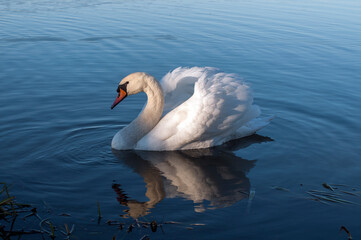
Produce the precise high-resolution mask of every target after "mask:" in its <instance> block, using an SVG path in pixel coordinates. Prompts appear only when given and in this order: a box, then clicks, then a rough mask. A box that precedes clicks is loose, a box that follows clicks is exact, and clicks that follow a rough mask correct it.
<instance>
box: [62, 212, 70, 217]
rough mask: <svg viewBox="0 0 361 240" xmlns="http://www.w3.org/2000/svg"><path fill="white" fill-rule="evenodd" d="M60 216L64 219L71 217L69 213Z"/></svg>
mask: <svg viewBox="0 0 361 240" xmlns="http://www.w3.org/2000/svg"><path fill="white" fill-rule="evenodd" d="M59 216H62V217H71V215H70V214H69V213H60V214H59Z"/></svg>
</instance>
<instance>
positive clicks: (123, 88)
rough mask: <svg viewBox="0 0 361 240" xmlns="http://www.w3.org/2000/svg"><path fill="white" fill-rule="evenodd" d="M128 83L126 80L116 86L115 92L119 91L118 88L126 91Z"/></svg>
mask: <svg viewBox="0 0 361 240" xmlns="http://www.w3.org/2000/svg"><path fill="white" fill-rule="evenodd" d="M128 83H129V82H126V83H124V84H122V85H119V86H118V88H117V92H120V89H122V90H123V91H124V92H127V84H128Z"/></svg>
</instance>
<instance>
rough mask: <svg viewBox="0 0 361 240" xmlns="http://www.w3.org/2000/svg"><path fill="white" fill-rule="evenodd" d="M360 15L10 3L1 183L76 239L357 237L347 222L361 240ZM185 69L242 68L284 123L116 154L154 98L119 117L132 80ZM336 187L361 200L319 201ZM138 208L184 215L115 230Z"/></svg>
mask: <svg viewBox="0 0 361 240" xmlns="http://www.w3.org/2000/svg"><path fill="white" fill-rule="evenodd" d="M360 12H361V3H360V1H358V0H350V1H342V2H340V1H334V0H331V1H322V0H316V1H314V0H313V1H308V0H307V1H265V0H259V1H225V0H222V1H198V2H197V3H194V2H193V1H160V0H154V1H150V0H149V1H106V0H92V1H84V0H79V1H74V0H67V1H47V0H26V1H25V0H12V1H7V0H1V1H0V84H1V87H0V136H1V138H0V147H1V160H0V166H1V171H0V182H7V183H8V184H12V187H11V192H12V193H13V194H14V195H15V196H16V197H17V199H18V200H19V201H22V202H28V203H31V204H34V205H35V206H37V207H38V209H39V211H40V212H39V214H40V215H41V216H43V217H50V218H52V220H53V222H54V223H55V224H58V225H61V224H63V223H67V224H68V225H71V224H75V225H76V229H75V232H74V236H73V238H72V239H111V238H112V236H113V235H116V236H117V239H118V238H119V239H139V238H141V237H142V236H143V235H145V234H146V235H149V236H150V238H151V239H346V233H345V232H341V233H340V232H339V229H340V227H341V226H342V225H343V226H346V227H347V228H348V229H349V230H350V232H351V234H352V235H353V237H354V239H360V238H361V230H360V226H361V217H360V216H361V206H360V204H361V175H360V173H361V159H360V154H361V149H360V143H361V124H360V119H361V111H360V107H361V96H360V92H361V63H360V59H361V15H360ZM178 66H212V67H218V68H220V69H222V70H223V71H226V72H234V73H237V74H239V75H241V76H242V77H243V78H244V79H246V81H247V82H249V83H250V84H251V85H252V88H253V90H254V95H255V102H256V104H258V105H260V106H261V107H262V110H263V113H264V114H265V115H267V114H276V115H277V118H276V119H275V120H274V121H273V122H272V123H271V124H270V125H269V126H268V127H267V128H265V129H262V130H261V131H259V133H258V134H259V135H256V136H252V137H250V138H247V139H243V140H241V141H236V142H234V143H232V144H231V145H230V146H227V147H223V148H221V149H212V150H207V151H190V152H173V153H149V152H148V153H147V152H112V150H111V148H110V142H111V139H112V136H113V135H114V134H115V133H116V131H118V130H119V129H120V128H121V127H123V126H125V125H126V124H128V123H129V122H130V121H132V119H134V118H135V117H136V116H137V114H138V113H139V111H140V110H141V108H142V106H143V103H144V101H145V96H144V95H141V96H132V97H130V98H128V99H127V100H126V101H124V102H123V103H122V104H121V105H120V106H119V107H117V109H115V110H113V111H111V110H110V105H111V103H112V102H113V100H114V97H115V90H116V87H117V84H118V82H119V80H120V79H121V78H122V77H124V76H125V75H127V74H129V73H131V72H135V71H145V72H148V73H150V74H152V75H154V76H155V77H157V78H158V79H160V78H161V77H162V76H163V75H164V74H165V73H167V72H168V71H169V70H172V69H173V68H175V67H178ZM324 182H325V183H329V184H345V185H347V186H341V187H339V189H336V191H337V193H338V194H340V198H342V199H344V200H348V201H352V202H354V203H355V204H343V203H333V202H317V201H314V200H311V199H310V198H313V197H312V196H310V195H309V194H307V191H309V190H322V191H330V190H328V189H325V188H323V187H322V183H324ZM275 186H277V187H276V188H275ZM280 187H282V188H280ZM283 188H286V189H288V190H289V191H283V190H282V189H283ZM340 188H341V189H340ZM277 189H278V190H277ZM340 190H344V191H347V192H352V193H354V194H356V195H358V196H353V195H349V194H345V193H343V192H341V191H340ZM117 193H118V194H117ZM120 193H125V194H126V195H127V198H125V197H124V196H123V198H122V197H121V194H120ZM117 198H118V199H117ZM97 201H99V204H100V206H101V211H102V215H103V220H102V221H101V223H100V224H99V225H98V224H97V222H96V220H94V219H96V218H97V216H98V213H97ZM49 209H50V210H51V213H49V212H48V211H47V210H49ZM62 213H69V214H71V217H66V216H59V214H62ZM132 217H138V218H139V219H141V220H143V221H152V220H156V221H157V222H166V221H177V222H181V223H182V224H180V225H178V224H167V225H164V226H163V229H164V233H162V231H160V230H159V231H157V232H156V233H152V232H151V231H150V230H149V229H145V228H144V229H138V228H137V229H134V230H133V231H132V232H131V233H126V231H125V230H123V231H121V230H118V229H117V227H115V226H108V225H106V224H105V221H106V220H108V219H111V220H118V221H121V222H124V223H126V224H130V223H132V221H133V220H132ZM195 223H200V224H202V225H190V224H195ZM203 224H204V225H203ZM186 227H192V228H193V229H186ZM37 237H39V236H37ZM30 238H34V239H36V237H35V236H32V237H30ZM59 238H61V237H59ZM24 239H26V238H24ZM28 239H29V238H28Z"/></svg>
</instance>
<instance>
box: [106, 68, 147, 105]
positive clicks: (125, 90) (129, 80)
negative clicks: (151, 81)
mask: <svg viewBox="0 0 361 240" xmlns="http://www.w3.org/2000/svg"><path fill="white" fill-rule="evenodd" d="M146 76H149V75H148V74H146V73H143V72H136V73H132V74H129V75H128V76H126V77H125V78H123V79H122V80H121V81H120V83H119V85H118V88H117V93H118V95H117V97H116V99H115V101H114V103H113V104H112V106H111V109H113V108H114V107H115V106H116V105H118V103H120V102H121V101H122V100H123V99H124V98H126V97H127V96H129V95H133V94H137V93H140V92H143V91H144V88H145V87H146V82H145V81H144V79H145V77H146Z"/></svg>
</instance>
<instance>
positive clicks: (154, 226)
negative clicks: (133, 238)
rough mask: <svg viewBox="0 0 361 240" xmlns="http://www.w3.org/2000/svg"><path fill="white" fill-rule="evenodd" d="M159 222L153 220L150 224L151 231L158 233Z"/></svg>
mask: <svg viewBox="0 0 361 240" xmlns="http://www.w3.org/2000/svg"><path fill="white" fill-rule="evenodd" d="M157 227H158V225H157V222H156V221H155V220H153V221H152V222H151V223H150V229H151V230H152V232H156V231H157Z"/></svg>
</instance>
